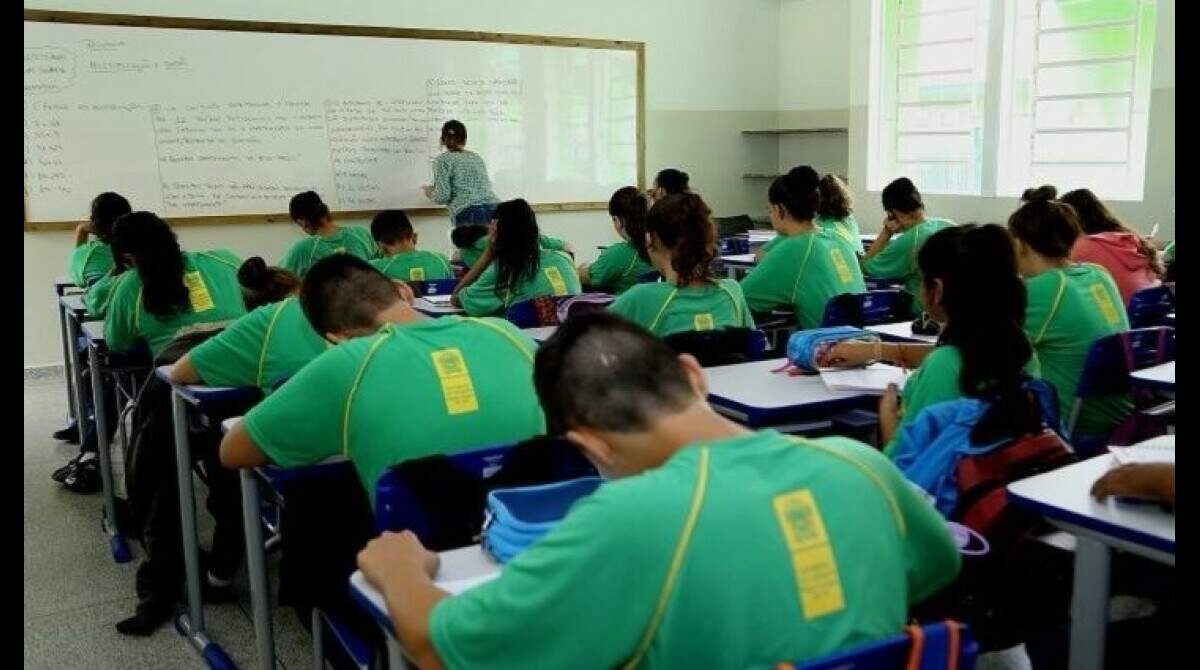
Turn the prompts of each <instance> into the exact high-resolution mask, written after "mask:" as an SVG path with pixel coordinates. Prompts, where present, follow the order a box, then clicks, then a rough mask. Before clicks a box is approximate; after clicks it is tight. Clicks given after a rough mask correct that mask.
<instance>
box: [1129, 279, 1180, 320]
mask: <svg viewBox="0 0 1200 670" xmlns="http://www.w3.org/2000/svg"><path fill="white" fill-rule="evenodd" d="M1174 311H1175V296H1174V295H1173V294H1172V292H1171V289H1170V288H1169V287H1167V286H1155V287H1153V288H1144V289H1142V290H1140V291H1138V292H1137V293H1134V294H1133V295H1132V296H1130V298H1129V308H1128V312H1129V327H1130V328H1151V327H1153V326H1162V325H1166V323H1167V315H1168V314H1170V313H1171V312H1174Z"/></svg>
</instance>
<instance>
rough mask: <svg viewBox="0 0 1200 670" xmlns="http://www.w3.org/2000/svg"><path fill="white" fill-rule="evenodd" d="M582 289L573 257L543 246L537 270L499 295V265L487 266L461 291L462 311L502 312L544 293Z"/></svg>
mask: <svg viewBox="0 0 1200 670" xmlns="http://www.w3.org/2000/svg"><path fill="white" fill-rule="evenodd" d="M582 291H583V289H582V288H581V287H580V285H579V273H578V272H576V271H575V264H574V263H572V262H571V257H570V256H568V255H566V254H565V253H563V252H561V251H550V250H549V249H542V252H541V259H540V262H539V263H538V269H537V272H535V273H534V275H533V278H532V279H527V280H525V281H524V282H522V283H520V284H519V285H517V286H510V287H508V288H507V289H504V290H501V291H500V294H499V295H497V294H496V264H495V263H492V264H491V265H489V266H488V268H487V269H486V270H484V271H483V274H481V275H479V279H477V280H476V281H475V283H474V284H471V285H470V286H468V287H466V288H464V289H463V290H461V291H459V292H458V300H459V302H460V303H461V304H462V308H463V310H465V311H466V312H467V314H470V315H471V316H486V315H490V314H499V313H500V312H502V311H504V310H506V309H508V308H509V307H511V306H513V305H515V304H517V303H519V302H523V301H525V300H530V299H532V298H537V297H539V296H543V295H577V294H579V293H581V292H582Z"/></svg>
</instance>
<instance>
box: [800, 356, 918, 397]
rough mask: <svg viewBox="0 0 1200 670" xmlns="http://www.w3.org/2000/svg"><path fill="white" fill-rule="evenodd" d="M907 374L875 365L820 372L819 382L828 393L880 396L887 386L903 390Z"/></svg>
mask: <svg viewBox="0 0 1200 670" xmlns="http://www.w3.org/2000/svg"><path fill="white" fill-rule="evenodd" d="M906 379H908V372H906V371H905V370H904V369H903V368H898V367H896V366H894V365H887V364H884V363H875V364H873V365H869V366H867V367H865V368H835V369H825V370H821V381H823V382H825V388H827V389H829V390H830V391H862V392H867V393H879V394H882V393H884V392H885V391H887V387H888V384H895V385H896V386H898V387H900V388H904V382H905V380H906Z"/></svg>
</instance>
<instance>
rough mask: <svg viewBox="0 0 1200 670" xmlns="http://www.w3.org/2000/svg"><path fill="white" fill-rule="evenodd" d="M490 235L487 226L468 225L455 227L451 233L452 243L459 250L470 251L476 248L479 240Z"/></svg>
mask: <svg viewBox="0 0 1200 670" xmlns="http://www.w3.org/2000/svg"><path fill="white" fill-rule="evenodd" d="M487 234H488V229H487V226H480V225H468V226H455V227H454V229H453V230H451V231H450V241H451V242H452V243H453V244H454V246H456V247H458V248H459V249H470V248H471V247H473V246H475V243H476V242H478V241H479V238H481V237H486V236H487Z"/></svg>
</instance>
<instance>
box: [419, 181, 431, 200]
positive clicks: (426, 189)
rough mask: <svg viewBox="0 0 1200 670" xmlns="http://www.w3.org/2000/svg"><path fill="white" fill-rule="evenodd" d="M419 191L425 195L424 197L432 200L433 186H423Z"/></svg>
mask: <svg viewBox="0 0 1200 670" xmlns="http://www.w3.org/2000/svg"><path fill="white" fill-rule="evenodd" d="M421 191H422V192H424V193H425V197H426V198H429V199H430V200H433V184H425V185H424V186H422V187H421Z"/></svg>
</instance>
